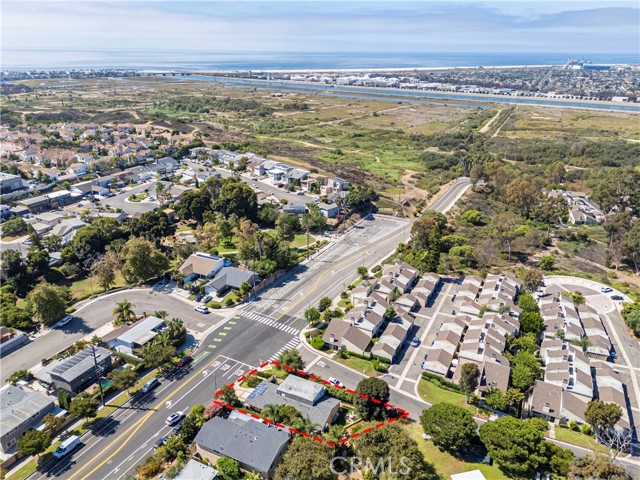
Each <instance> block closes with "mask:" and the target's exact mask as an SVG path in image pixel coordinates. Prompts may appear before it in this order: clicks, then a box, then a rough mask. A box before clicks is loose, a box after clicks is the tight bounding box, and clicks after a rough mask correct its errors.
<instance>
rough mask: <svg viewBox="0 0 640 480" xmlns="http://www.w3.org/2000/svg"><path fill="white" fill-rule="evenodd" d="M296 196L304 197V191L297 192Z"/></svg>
mask: <svg viewBox="0 0 640 480" xmlns="http://www.w3.org/2000/svg"><path fill="white" fill-rule="evenodd" d="M296 195H304V192H303V191H302V190H300V191H298V192H296Z"/></svg>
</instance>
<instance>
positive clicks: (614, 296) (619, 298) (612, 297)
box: [611, 295, 624, 300]
mask: <svg viewBox="0 0 640 480" xmlns="http://www.w3.org/2000/svg"><path fill="white" fill-rule="evenodd" d="M611 300H624V297H623V296H622V295H611Z"/></svg>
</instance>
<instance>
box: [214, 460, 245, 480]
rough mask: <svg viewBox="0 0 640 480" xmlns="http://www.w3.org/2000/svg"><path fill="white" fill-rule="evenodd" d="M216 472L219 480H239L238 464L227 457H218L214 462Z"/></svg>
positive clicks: (240, 475) (240, 476)
mask: <svg viewBox="0 0 640 480" xmlns="http://www.w3.org/2000/svg"><path fill="white" fill-rule="evenodd" d="M216 470H217V471H218V475H219V476H220V479H221V480H240V479H241V478H242V474H241V473H240V464H239V463H238V462H237V461H236V460H234V459H233V458H229V457H220V458H218V461H217V462H216Z"/></svg>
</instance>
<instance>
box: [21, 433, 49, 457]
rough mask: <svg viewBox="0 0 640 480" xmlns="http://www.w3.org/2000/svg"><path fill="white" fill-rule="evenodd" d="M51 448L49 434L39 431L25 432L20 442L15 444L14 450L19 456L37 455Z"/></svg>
mask: <svg viewBox="0 0 640 480" xmlns="http://www.w3.org/2000/svg"><path fill="white" fill-rule="evenodd" d="M50 446H51V435H50V434H49V432H46V431H40V430H29V431H27V432H26V433H25V434H24V435H23V436H22V438H21V439H20V440H18V441H17V442H16V450H17V451H18V453H19V454H20V455H25V456H29V455H37V456H38V457H40V454H41V453H42V452H44V451H45V450H46V449H47V448H49V447H50Z"/></svg>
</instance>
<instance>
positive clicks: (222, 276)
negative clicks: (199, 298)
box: [204, 267, 260, 297]
mask: <svg viewBox="0 0 640 480" xmlns="http://www.w3.org/2000/svg"><path fill="white" fill-rule="evenodd" d="M259 281H260V277H259V275H258V274H257V273H255V272H253V271H251V270H246V269H242V268H237V267H223V268H222V269H221V270H220V271H219V272H218V273H217V274H216V276H215V277H214V278H213V279H211V280H209V281H208V282H207V283H205V285H204V291H205V293H207V294H209V295H210V294H214V295H217V296H218V297H221V296H223V295H224V294H225V293H226V292H227V291H228V290H230V289H235V290H238V289H239V288H240V287H241V286H242V284H243V283H245V282H247V283H248V284H250V285H251V286H252V287H253V286H254V285H256V284H257V283H259Z"/></svg>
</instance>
